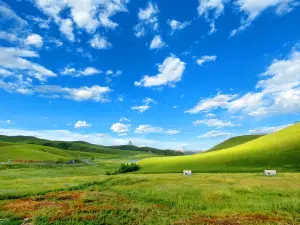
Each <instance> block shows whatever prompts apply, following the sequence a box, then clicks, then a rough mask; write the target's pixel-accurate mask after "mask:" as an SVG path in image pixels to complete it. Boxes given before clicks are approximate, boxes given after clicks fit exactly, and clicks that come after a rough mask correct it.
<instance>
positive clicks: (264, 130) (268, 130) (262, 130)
mask: <svg viewBox="0 0 300 225" xmlns="http://www.w3.org/2000/svg"><path fill="white" fill-rule="evenodd" d="M291 125H292V124H287V125H282V126H275V127H261V128H256V129H252V130H249V133H251V134H269V133H273V132H276V131H279V130H282V129H284V128H287V127H289V126H291Z"/></svg>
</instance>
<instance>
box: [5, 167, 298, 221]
mask: <svg viewBox="0 0 300 225" xmlns="http://www.w3.org/2000/svg"><path fill="white" fill-rule="evenodd" d="M57 171H58V170H53V169H49V171H47V172H46V173H39V172H34V171H33V170H28V171H23V175H22V176H21V177H19V176H18V175H19V174H20V173H22V171H19V170H5V171H4V174H1V176H2V177H1V178H2V179H1V183H0V194H1V196H2V200H1V201H0V212H1V213H0V224H1V225H4V224H5V225H7V224H21V222H22V221H23V220H24V219H25V218H30V220H31V221H32V223H33V224H39V225H41V224H42V225H44V224H56V225H58V224H59V225H60V224H61V225H65V224H80V225H81V224H82V225H83V224H93V225H94V224H95V225H96V224H162V225H163V224H241V225H242V224H247V225H248V224H299V223H300V217H299V215H300V211H299V210H300V191H299V190H300V174H297V173H290V174H288V173H286V174H279V175H278V176H277V177H265V176H263V175H262V174H225V173H224V174H209V173H207V174H195V175H193V176H191V177H184V176H182V175H181V174H160V175H154V174H144V175H139V174H128V175H117V176H105V175H102V174H99V175H97V173H101V171H99V170H98V171H97V169H94V170H91V169H90V170H89V171H90V173H89V171H88V169H86V170H85V172H84V171H83V169H82V168H81V169H78V170H77V171H73V172H71V169H67V168H64V169H63V170H61V171H62V172H61V173H54V172H57ZM2 172H3V171H2ZM78 173H82V175H81V176H78ZM3 175H4V176H3ZM3 177H6V179H3ZM20 185H21V188H22V192H21V190H20V189H19V186H20ZM32 186H35V187H37V189H38V190H37V189H34V188H33V187H32ZM9 187H11V188H10V189H11V191H10V192H6V191H5V190H7V189H8V188H9ZM20 193H27V195H26V196H23V198H18V195H19V194H20ZM5 196H8V197H10V198H12V199H5ZM12 196H15V197H12Z"/></svg>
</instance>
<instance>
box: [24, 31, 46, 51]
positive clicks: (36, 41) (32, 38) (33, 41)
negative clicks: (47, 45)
mask: <svg viewBox="0 0 300 225" xmlns="http://www.w3.org/2000/svg"><path fill="white" fill-rule="evenodd" d="M25 44H26V45H31V46H34V47H37V48H41V47H42V46H43V38H42V37H41V36H40V35H38V34H30V35H29V36H28V37H27V38H26V40H25Z"/></svg>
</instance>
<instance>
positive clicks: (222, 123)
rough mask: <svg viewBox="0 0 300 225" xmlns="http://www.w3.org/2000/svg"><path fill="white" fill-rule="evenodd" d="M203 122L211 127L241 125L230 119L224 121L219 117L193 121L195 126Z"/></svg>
mask: <svg viewBox="0 0 300 225" xmlns="http://www.w3.org/2000/svg"><path fill="white" fill-rule="evenodd" d="M201 124H204V125H206V126H209V127H217V128H222V127H235V126H239V125H236V124H233V123H232V122H230V121H222V120H218V119H208V120H196V121H194V122H193V125H194V126H197V125H201Z"/></svg>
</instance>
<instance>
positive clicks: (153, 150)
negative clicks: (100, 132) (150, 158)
mask: <svg viewBox="0 0 300 225" xmlns="http://www.w3.org/2000/svg"><path fill="white" fill-rule="evenodd" d="M109 148H113V149H121V150H132V151H139V152H149V153H154V154H157V155H168V156H175V155H184V153H183V152H178V151H174V150H161V149H157V148H151V147H138V146H135V145H118V146H111V147H109Z"/></svg>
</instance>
